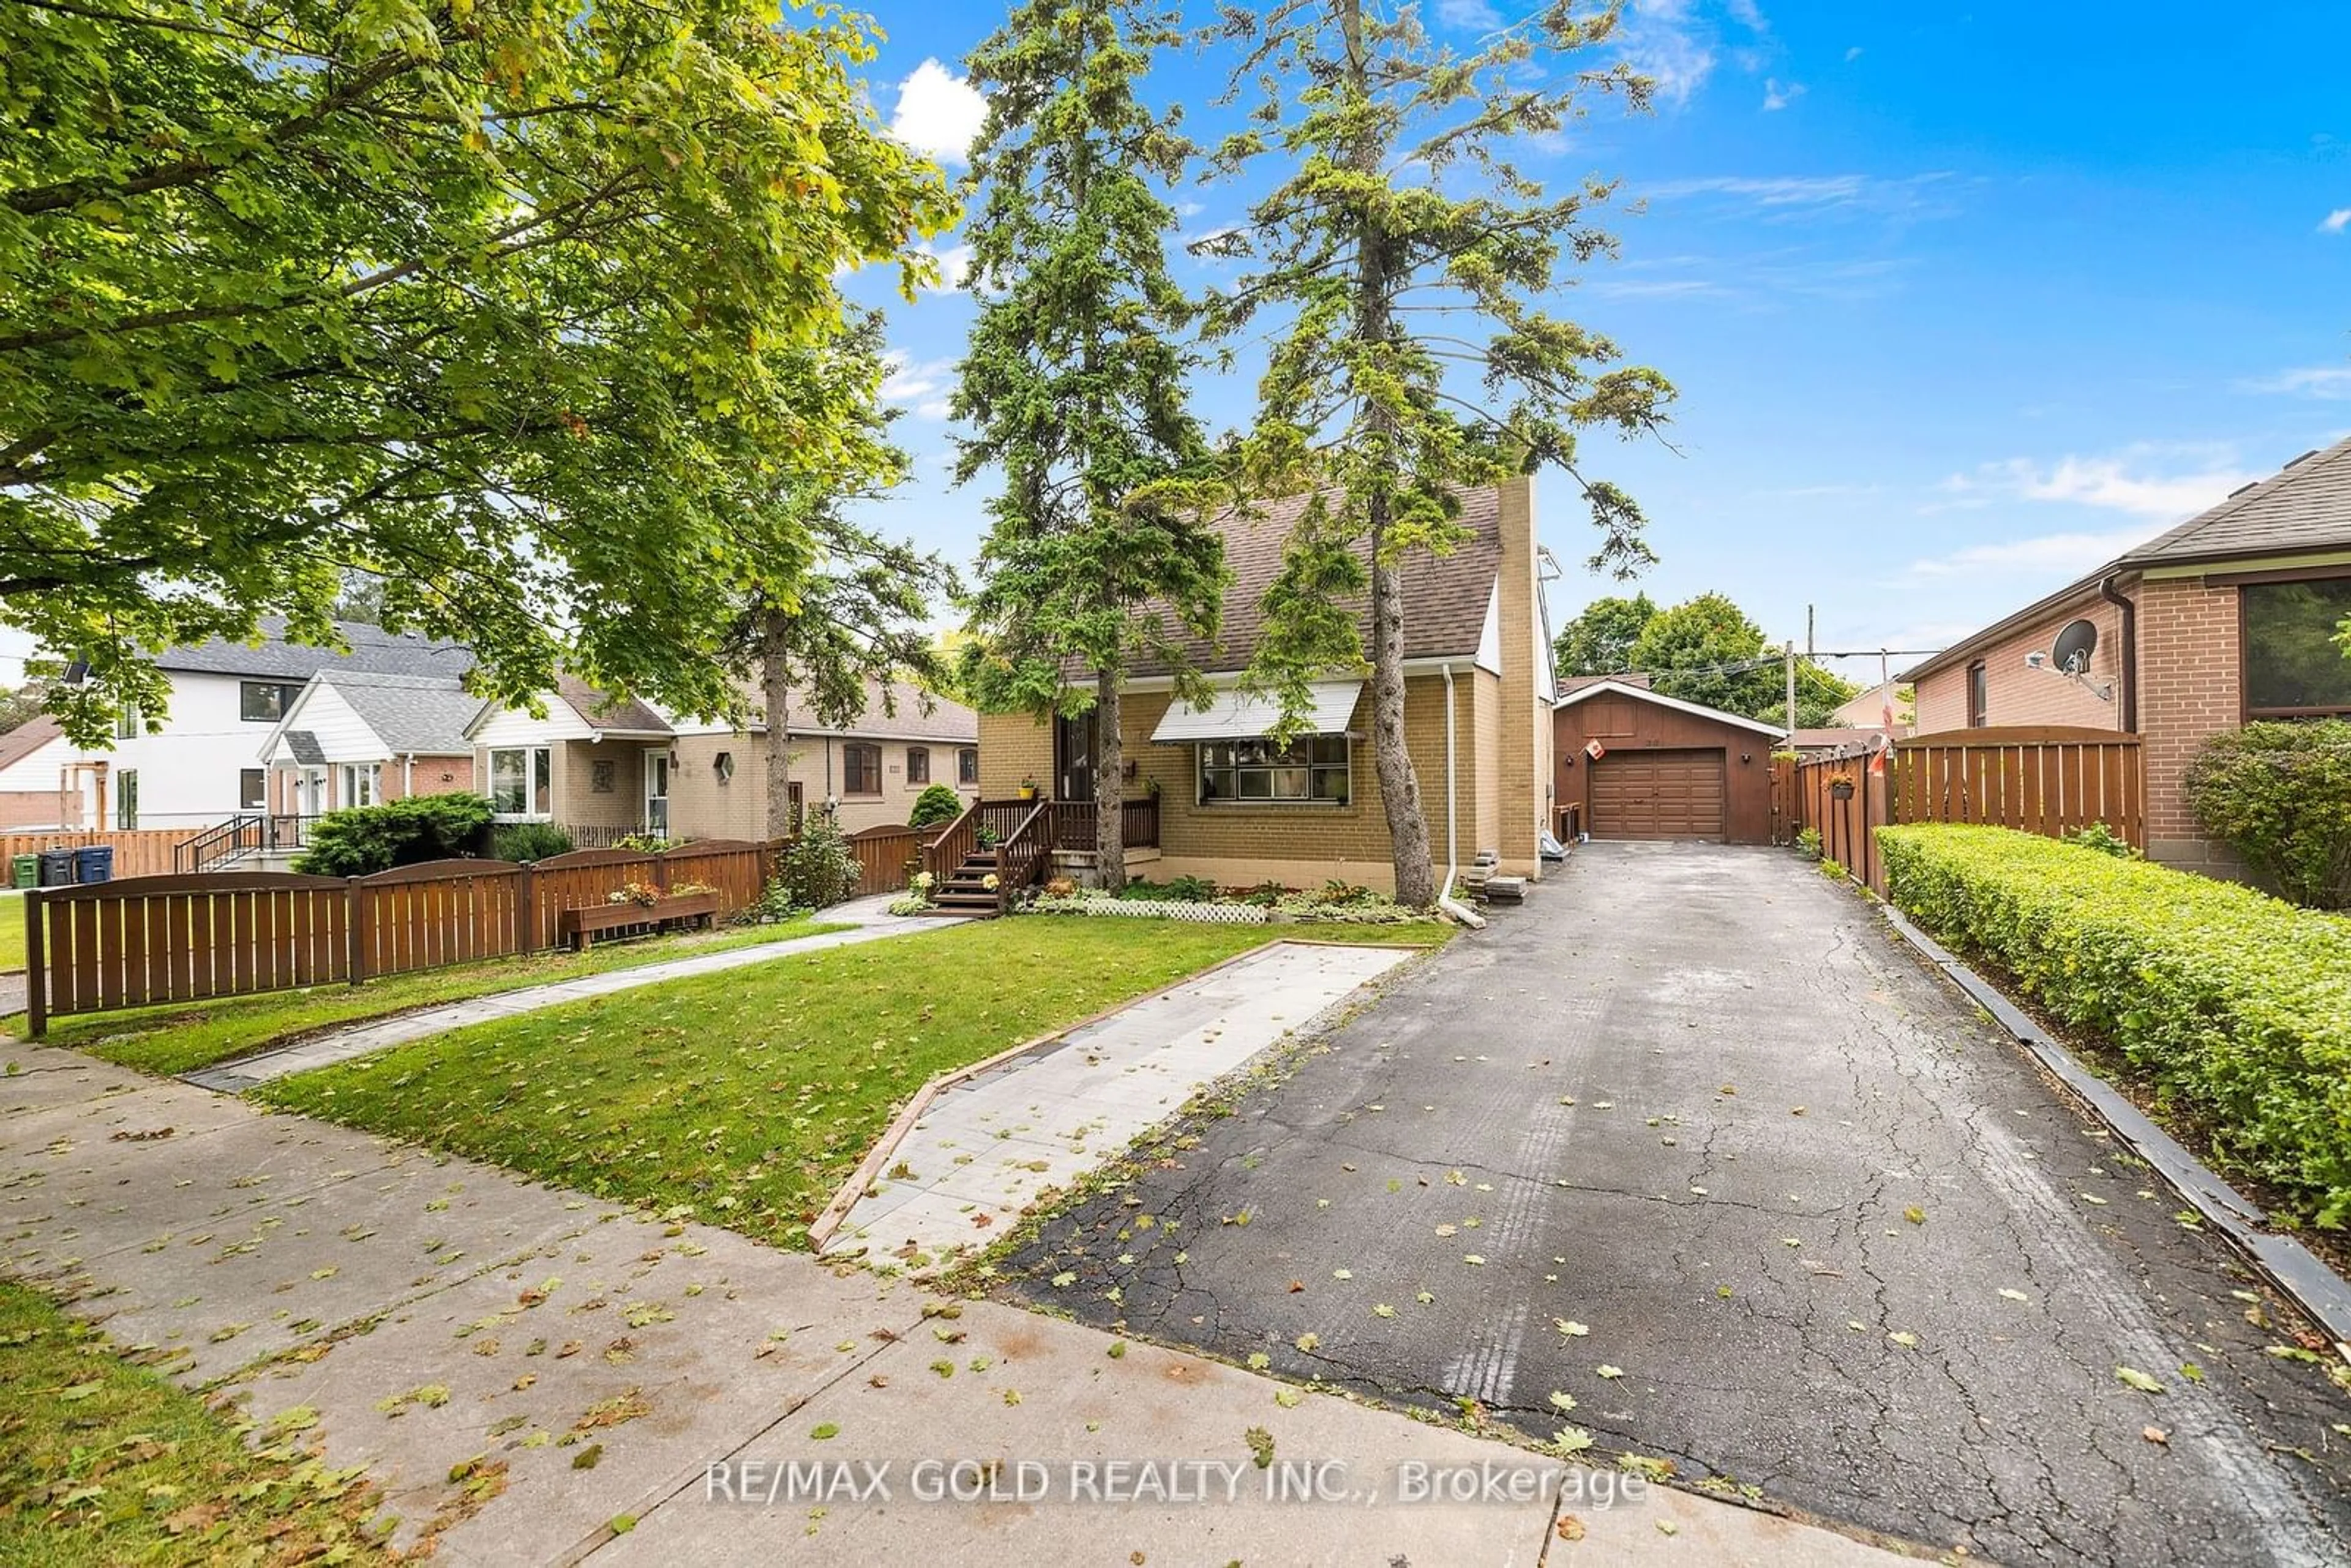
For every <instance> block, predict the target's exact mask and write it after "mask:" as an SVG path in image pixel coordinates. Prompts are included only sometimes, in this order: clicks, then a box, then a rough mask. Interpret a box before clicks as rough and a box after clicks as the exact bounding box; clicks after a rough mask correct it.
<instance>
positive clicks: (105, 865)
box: [74, 844, 114, 882]
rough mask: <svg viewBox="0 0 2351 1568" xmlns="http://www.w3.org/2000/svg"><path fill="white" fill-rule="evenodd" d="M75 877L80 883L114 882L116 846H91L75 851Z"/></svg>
mask: <svg viewBox="0 0 2351 1568" xmlns="http://www.w3.org/2000/svg"><path fill="white" fill-rule="evenodd" d="M74 875H75V880H77V881H79V882H112V881H113V880H114V846H113V845H112V844H90V845H88V846H86V847H84V848H82V849H78V850H76V851H74Z"/></svg>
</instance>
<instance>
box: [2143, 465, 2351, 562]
mask: <svg viewBox="0 0 2351 1568" xmlns="http://www.w3.org/2000/svg"><path fill="white" fill-rule="evenodd" d="M2311 549H2351V439H2345V440H2342V441H2338V442H2336V443H2335V444H2334V445H2332V446H2329V447H2326V448H2325V449H2323V450H2321V451H2317V452H2313V453H2308V454H2306V455H2304V456H2301V457H2297V458H2295V459H2294V461H2293V462H2292V463H2289V464H2287V465H2285V467H2284V468H2283V470H2281V471H2280V472H2278V473H2276V474H2273V475H2272V476H2270V477H2268V478H2266V479H2264V480H2262V482H2261V483H2260V484H2258V485H2253V486H2248V487H2247V488H2245V489H2242V490H2240V491H2238V492H2237V493H2236V494H2235V495H2233V496H2231V497H2229V498H2228V499H2227V500H2225V501H2223V502H2221V503H2220V505H2219V506H2217V507H2213V508H2212V509H2211V510H2210V511H2207V512H2200V513H2199V514H2197V515H2196V516H2195V517H2190V518H2189V519H2188V520H2187V521H2186V522H2184V523H2182V524H2180V525H2179V527H2178V528H2174V529H2172V530H2171V531H2170V532H2169V533H2168V534H2164V535H2162V536H2161V537H2160V538H2155V539H2151V540H2149V541H2148V542H2147V543H2146V544H2143V545H2141V546H2139V547H2138V548H2137V549H2135V550H2132V551H2131V552H2129V553H2128V554H2127V555H2126V556H2124V557H2123V564H2124V565H2125V566H2168V565H2171V564H2173V563H2175V562H2179V561H2194V560H2210V559H2215V558H2220V557H2228V556H2241V555H2281V554H2291V553H2293V552H2294V551H2297V550H2311Z"/></svg>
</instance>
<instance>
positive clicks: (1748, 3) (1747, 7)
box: [1728, 0, 1771, 33]
mask: <svg viewBox="0 0 2351 1568" xmlns="http://www.w3.org/2000/svg"><path fill="white" fill-rule="evenodd" d="M1728 9H1729V12H1730V16H1731V19H1732V20H1733V21H1735V22H1737V23H1738V24H1739V25H1740V26H1742V27H1744V28H1746V29H1747V30H1748V31H1749V32H1750V33H1767V32H1769V31H1771V24H1770V23H1769V22H1766V21H1765V20H1764V19H1763V7H1761V5H1757V4H1756V3H1755V0H1729V6H1728Z"/></svg>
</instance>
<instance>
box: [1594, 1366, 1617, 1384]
mask: <svg viewBox="0 0 2351 1568" xmlns="http://www.w3.org/2000/svg"><path fill="white" fill-rule="evenodd" d="M1593 1371H1594V1372H1596V1373H1598V1374H1599V1375H1601V1376H1603V1377H1605V1378H1608V1379H1610V1380H1612V1381H1613V1380H1614V1379H1616V1378H1619V1377H1622V1376H1624V1375H1625V1369H1624V1368H1623V1367H1621V1366H1610V1365H1609V1364H1607V1363H1605V1362H1603V1363H1602V1364H1600V1365H1598V1366H1595V1367H1593Z"/></svg>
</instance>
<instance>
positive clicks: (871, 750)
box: [670, 680, 979, 839]
mask: <svg viewBox="0 0 2351 1568" xmlns="http://www.w3.org/2000/svg"><path fill="white" fill-rule="evenodd" d="M757 700H758V699H757V697H756V695H755V697H754V701H755V702H756V701H757ZM786 707H787V715H786V720H785V733H786V735H787V736H788V737H789V741H790V747H791V751H790V758H791V760H790V767H789V771H788V772H787V773H786V774H785V782H786V783H787V784H788V785H789V787H790V791H791V797H792V800H794V802H795V803H796V804H797V805H799V807H800V808H802V809H806V808H808V807H813V806H821V805H823V804H824V803H825V802H826V801H828V800H831V801H832V802H834V803H835V804H834V811H835V815H836V817H837V818H838V820H839V821H840V823H841V827H842V828H843V829H844V830H845V831H849V832H852V833H854V832H858V831H862V830H863V829H866V828H875V827H882V826H884V825H897V824H903V823H904V821H906V819H907V818H908V817H909V816H910V815H912V814H913V812H914V802H915V800H918V799H919V798H920V797H921V795H922V793H923V791H924V790H925V789H929V788H930V787H931V786H932V785H934V784H944V785H946V787H947V788H948V789H953V790H954V791H956V794H957V795H958V796H960V797H961V798H962V799H963V800H966V801H967V802H968V801H969V800H973V799H975V798H977V795H978V793H979V716H978V715H977V714H975V713H973V712H972V710H971V709H969V708H967V707H966V706H963V704H961V703H958V702H951V701H949V700H948V699H946V697H941V696H935V695H925V693H924V692H923V691H922V689H921V688H919V687H917V686H913V685H907V684H906V683H905V682H903V681H893V682H889V683H886V684H885V683H883V682H880V681H874V680H868V681H867V682H866V683H865V703H864V706H863V707H862V709H861V710H860V711H859V712H858V713H857V714H856V715H854V716H852V717H851V718H850V720H849V721H848V722H847V723H845V724H839V725H832V724H822V723H819V722H818V721H817V720H816V719H815V718H814V717H813V716H812V715H811V705H810V702H809V701H808V699H807V698H806V697H804V696H802V695H799V694H798V693H795V694H793V695H792V696H791V697H790V698H789V701H788V702H787V705H786ZM675 727H676V730H677V742H676V747H675V752H676V767H675V771H674V775H673V777H672V779H671V782H670V789H671V803H670V812H671V816H672V819H673V820H674V822H675V823H676V824H677V831H680V832H688V831H690V832H692V833H693V834H694V835H695V837H697V838H712V839H758V838H765V837H766V836H767V831H768V726H767V721H766V719H765V718H764V717H755V718H754V719H752V720H751V722H750V727H749V728H747V729H741V730H729V729H726V728H724V727H719V726H716V725H694V724H688V723H685V722H683V721H676V723H675Z"/></svg>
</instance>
